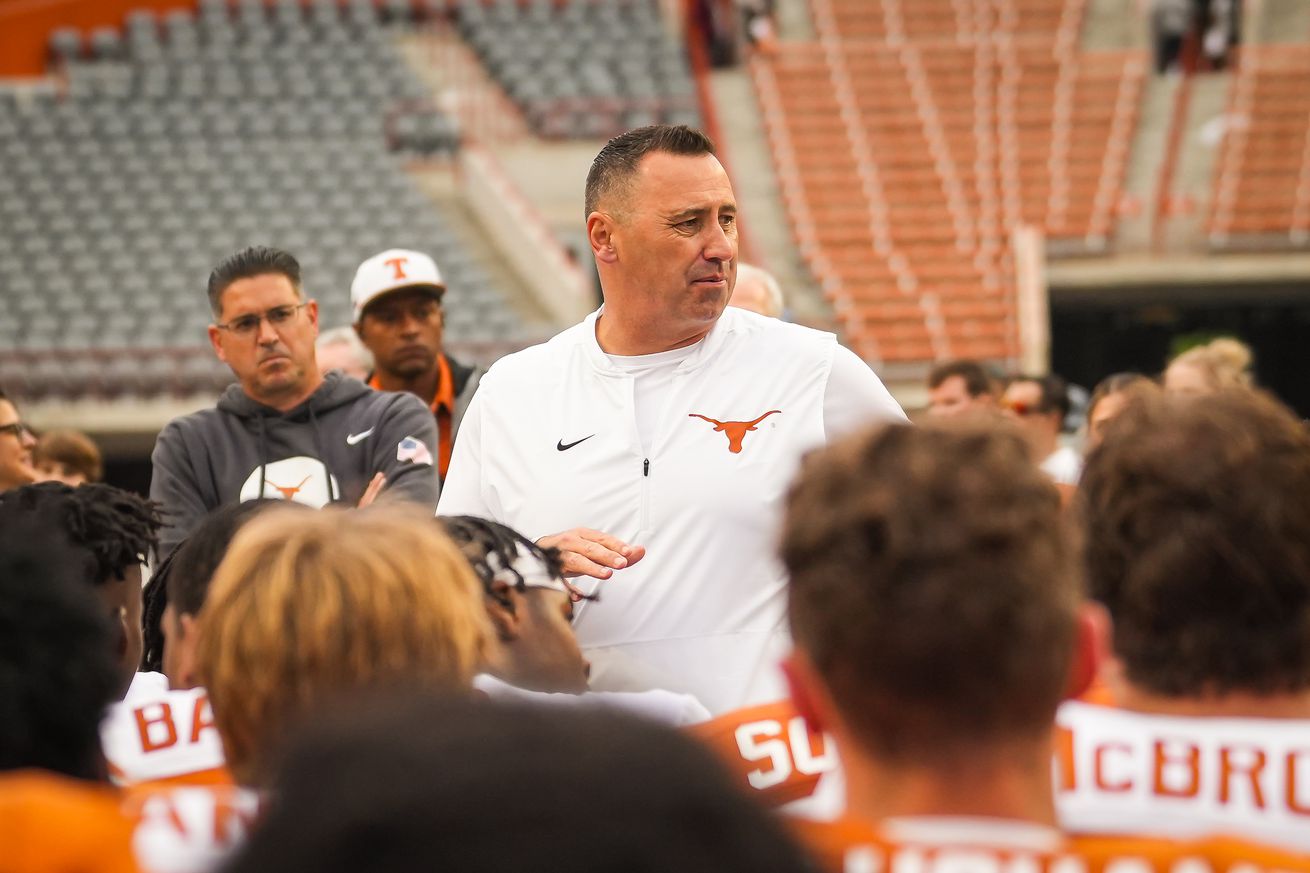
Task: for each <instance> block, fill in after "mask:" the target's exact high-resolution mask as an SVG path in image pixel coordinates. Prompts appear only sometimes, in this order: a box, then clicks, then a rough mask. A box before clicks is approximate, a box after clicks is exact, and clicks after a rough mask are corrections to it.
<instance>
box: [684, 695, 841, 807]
mask: <svg viewBox="0 0 1310 873" xmlns="http://www.w3.org/2000/svg"><path fill="white" fill-rule="evenodd" d="M689 730H690V732H691V734H692V735H693V736H695V737H698V738H699V739H700V740H701V741H702V742H704V743H707V744H708V745H709V747H710V748H711V749H713V750H714V751H715V752H716V753H718V755H719V757H720V758H721V759H722V760H723V761H724V763H726V764H727V765H728V769H729V770H731V771H732V773H733V775H734V776H735V777H736V779H737V781H738V782H739V783H740V784H741V785H742V786H744V787H746V788H748V789H750V790H751V791H752V792H753V793H756V795H757V796H758V797H759V799H760V800H761V801H762V802H763V803H764V804H766V805H767V806H782V805H784V804H787V803H791V802H792V801H795V800H800V799H801V798H805V797H809V796H810V795H812V794H813V793H814V790H815V789H816V788H817V787H818V784H819V779H820V778H821V777H822V776H823V775H824V774H825V773H829V772H832V770H833V769H835V767H836V766H837V758H836V755H835V753H834V751H833V746H832V741H831V740H830V739H829V738H828V737H826V736H824V735H823V734H821V733H818V732H817V731H813V730H810V727H809V725H808V724H806V722H805V719H804V718H802V717H801V716H800V715H799V714H798V713H797V712H796V710H795V708H794V707H793V706H792V705H791V702H790V701H780V702H778V703H766V704H763V705H761V706H752V707H747V708H746V709H739V710H735V711H733V712H728V713H725V714H723V715H721V716H719V717H718V718H716V719H713V720H711V721H707V722H704V723H703V724H698V725H695V726H693V727H691V728H689Z"/></svg>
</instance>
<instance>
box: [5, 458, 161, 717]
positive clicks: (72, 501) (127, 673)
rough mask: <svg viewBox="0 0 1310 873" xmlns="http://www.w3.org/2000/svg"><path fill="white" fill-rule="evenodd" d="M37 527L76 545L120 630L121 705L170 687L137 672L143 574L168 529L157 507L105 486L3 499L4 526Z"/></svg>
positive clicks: (49, 488) (51, 485) (36, 487)
mask: <svg viewBox="0 0 1310 873" xmlns="http://www.w3.org/2000/svg"><path fill="white" fill-rule="evenodd" d="M33 524H34V525H36V526H37V528H38V529H40V530H43V531H45V532H47V534H48V535H51V536H61V537H63V538H64V539H66V540H67V542H69V543H72V544H74V550H73V557H74V558H75V559H76V560H77V561H79V562H80V566H81V568H82V572H81V576H82V579H83V582H84V584H85V585H87V586H88V587H89V588H91V589H94V591H95V592H96V594H97V595H98V596H99V598H100V602H101V607H102V609H103V611H104V613H105V615H106V616H107V617H108V618H109V621H110V623H111V625H112V626H113V628H114V640H113V656H114V658H115V660H116V662H117V664H118V679H119V682H118V688H117V695H116V698H115V699H132V698H133V697H134V696H135V695H137V694H141V693H146V692H148V691H149V690H150V688H151V687H153V686H157V685H160V684H162V683H161V681H160V680H162V677H161V676H158V675H157V674H151V673H138V672H137V667H138V666H139V665H140V663H141V645H142V643H141V575H142V568H143V566H144V564H145V562H146V558H147V556H148V555H149V554H150V553H151V552H152V551H153V550H154V548H155V546H156V543H157V537H158V535H159V529H160V525H161V521H160V517H159V511H158V508H157V507H156V506H155V504H153V503H152V502H150V501H148V500H145V499H144V498H141V497H139V496H137V495H136V494H132V493H131V492H128V491H123V490H120V489H118V488H114V487H112V486H109V485H104V484H100V483H93V484H89V485H82V486H80V487H78V488H72V487H70V486H68V485H64V484H63V483H60V482H38V483H35V484H32V485H24V486H23V487H22V488H17V489H14V490H12V491H7V492H5V493H4V494H2V495H0V528H6V527H8V526H11V525H14V526H17V525H24V526H29V525H33ZM27 529H31V528H30V527H28V528H27Z"/></svg>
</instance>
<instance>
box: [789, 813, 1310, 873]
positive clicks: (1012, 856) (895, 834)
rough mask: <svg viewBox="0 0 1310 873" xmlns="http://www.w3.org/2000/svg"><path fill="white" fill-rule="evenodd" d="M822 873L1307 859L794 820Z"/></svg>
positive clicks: (1243, 864)
mask: <svg viewBox="0 0 1310 873" xmlns="http://www.w3.org/2000/svg"><path fill="white" fill-rule="evenodd" d="M792 830H793V833H794V834H795V835H796V837H797V838H798V839H799V841H800V842H801V843H802V845H803V846H805V847H806V848H807V849H808V850H809V851H810V854H811V856H812V857H813V858H814V860H815V861H816V863H817V864H818V867H819V869H820V870H822V871H824V873H1307V871H1310V860H1308V859H1307V858H1306V857H1305V856H1302V855H1293V854H1290V853H1284V852H1281V851H1279V850H1276V849H1271V848H1268V847H1266V846H1260V845H1257V844H1254V843H1244V842H1241V841H1237V840H1230V839H1207V840H1199V841H1195V842H1175V841H1171V840H1156V839H1148V838H1126V839H1125V838H1110V837H1066V836H1063V835H1061V834H1060V833H1059V832H1058V831H1055V830H1053V829H1050V828H1045V827H1041V826H1037V825H1032V824H1028V823H1026V822H1005V821H1002V820H998V819H984V818H946V817H942V818H938V817H924V818H907V819H892V820H889V821H886V822H884V823H883V824H882V825H881V826H878V827H874V826H871V825H868V824H866V823H864V822H857V821H854V820H852V819H843V820H841V821H837V822H807V821H804V820H800V819H798V820H795V822H794V824H793V825H792Z"/></svg>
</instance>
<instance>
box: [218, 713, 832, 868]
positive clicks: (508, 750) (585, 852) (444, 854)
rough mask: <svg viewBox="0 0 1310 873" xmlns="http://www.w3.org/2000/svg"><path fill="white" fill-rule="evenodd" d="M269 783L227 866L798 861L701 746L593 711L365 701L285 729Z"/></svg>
mask: <svg viewBox="0 0 1310 873" xmlns="http://www.w3.org/2000/svg"><path fill="white" fill-rule="evenodd" d="M273 784H274V785H275V786H276V790H277V792H278V797H279V802H278V804H277V805H276V806H273V807H271V808H270V810H269V814H268V817H267V819H266V820H265V821H264V822H263V825H262V827H261V828H260V829H259V830H258V831H256V832H255V833H254V834H253V836H252V837H251V840H250V843H249V844H248V845H247V846H246V847H245V849H244V850H243V851H242V852H241V854H240V855H239V856H238V857H237V858H236V859H235V860H234V861H233V863H232V866H231V867H230V868H228V869H229V870H230V871H231V873H256V871H272V870H276V871H279V873H358V871H362V870H368V871H369V873H414V871H419V870H459V871H461V873H614V871H624V873H801V871H804V870H807V869H809V867H808V866H807V864H806V863H805V860H804V858H803V856H802V855H801V853H800V851H799V850H798V849H797V848H796V847H795V845H794V844H793V843H792V842H791V840H790V839H788V838H787V836H786V835H785V834H784V833H783V832H782V831H781V826H780V824H779V823H778V822H777V821H776V820H773V819H771V818H770V817H769V816H767V815H766V814H765V813H764V812H763V811H762V810H760V809H759V808H757V807H755V806H754V805H753V804H751V803H750V802H749V801H748V800H747V798H746V796H745V795H744V794H743V793H742V792H740V791H738V790H735V789H734V788H733V786H732V785H730V784H729V783H728V781H727V779H726V777H725V776H724V775H723V773H722V771H721V770H720V768H719V767H718V765H717V763H716V762H715V761H714V759H713V758H712V757H711V756H710V754H709V753H708V752H706V751H705V750H703V749H700V748H698V747H697V746H696V745H695V744H694V743H692V741H691V740H689V739H687V738H685V737H681V736H679V735H678V733H677V732H675V731H672V730H670V729H668V728H665V727H661V726H659V725H655V724H651V723H649V722H646V721H643V720H640V719H635V718H632V717H630V716H625V715H622V714H619V713H614V712H608V711H604V710H597V709H588V708H577V707H541V706H535V707H525V706H508V705H506V704H503V703H494V702H488V701H476V700H457V699H456V700H452V699H441V698H438V697H435V696H432V695H429V694H413V693H406V694H404V695H399V694H398V695H392V696H388V697H386V698H382V699H369V700H367V701H366V702H364V703H362V704H361V705H358V706H355V707H353V708H351V709H349V710H346V709H340V710H338V711H336V712H335V713H332V714H330V715H326V716H324V717H322V718H320V719H318V720H317V721H316V723H315V724H314V726H313V727H312V728H311V729H310V730H308V731H306V732H305V733H304V734H303V735H301V736H300V737H298V738H296V739H295V740H294V741H293V742H292V744H291V751H290V753H289V754H288V756H287V758H286V760H285V762H284V763H283V764H282V765H281V766H280V767H279V768H278V770H277V773H276V774H275V776H274V777H273ZM579 816H582V817H584V818H585V820H586V825H585V826H582V825H580V824H579Z"/></svg>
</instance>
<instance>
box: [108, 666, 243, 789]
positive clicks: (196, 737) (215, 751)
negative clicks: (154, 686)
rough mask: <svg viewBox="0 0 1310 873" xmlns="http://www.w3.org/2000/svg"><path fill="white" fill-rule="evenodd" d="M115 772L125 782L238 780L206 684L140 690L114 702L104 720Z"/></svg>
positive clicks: (112, 773) (111, 767)
mask: <svg viewBox="0 0 1310 873" xmlns="http://www.w3.org/2000/svg"><path fill="white" fill-rule="evenodd" d="M100 745H101V747H102V748H103V749H104V753H105V760H106V761H107V762H108V763H109V773H110V776H111V778H112V779H113V780H114V782H115V783H117V784H119V785H122V786H124V787H129V788H130V787H132V786H136V785H143V784H155V783H163V784H185V785H215V784H217V785H222V784H228V783H230V782H231V781H232V779H231V776H230V775H229V774H228V772H227V769H226V765H225V760H224V757H223V743H222V741H221V740H220V739H219V736H218V730H217V728H215V727H214V714H213V711H212V710H211V708H210V706H209V695H208V694H207V693H206V692H205V689H203V688H190V689H187V690H185V691H164V692H161V693H156V694H152V695H149V696H139V697H136V698H132V699H131V700H125V701H123V702H122V703H116V704H114V705H113V706H111V707H110V708H109V712H108V713H107V714H106V715H105V720H104V722H102V723H101V726H100Z"/></svg>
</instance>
